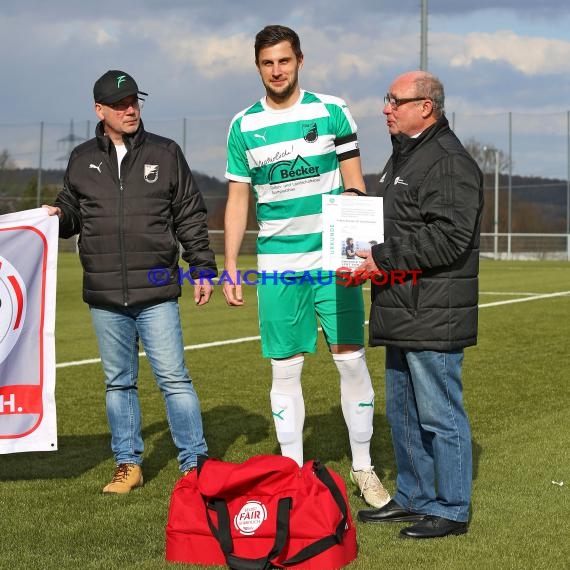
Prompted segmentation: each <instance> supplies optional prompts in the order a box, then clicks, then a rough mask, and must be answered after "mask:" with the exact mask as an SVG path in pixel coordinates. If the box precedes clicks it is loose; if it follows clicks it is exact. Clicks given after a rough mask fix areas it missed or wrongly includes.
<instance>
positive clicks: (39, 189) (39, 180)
mask: <svg viewBox="0 0 570 570" xmlns="http://www.w3.org/2000/svg"><path fill="white" fill-rule="evenodd" d="M39 154H40V157H39V162H38V176H37V180H36V208H39V207H40V202H41V196H42V158H43V154H44V122H43V121H42V122H41V123H40V153H39Z"/></svg>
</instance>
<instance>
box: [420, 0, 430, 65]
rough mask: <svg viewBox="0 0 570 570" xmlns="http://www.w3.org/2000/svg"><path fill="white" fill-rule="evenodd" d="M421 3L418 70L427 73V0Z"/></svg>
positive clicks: (422, 0)
mask: <svg viewBox="0 0 570 570" xmlns="http://www.w3.org/2000/svg"><path fill="white" fill-rule="evenodd" d="M421 2H422V21H421V38H420V69H421V70H422V71H427V16H428V7H427V3H428V0H421Z"/></svg>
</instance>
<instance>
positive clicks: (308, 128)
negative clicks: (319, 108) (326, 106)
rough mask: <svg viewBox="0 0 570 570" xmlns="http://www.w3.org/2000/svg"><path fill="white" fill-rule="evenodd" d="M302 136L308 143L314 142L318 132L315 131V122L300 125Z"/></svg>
mask: <svg viewBox="0 0 570 570" xmlns="http://www.w3.org/2000/svg"><path fill="white" fill-rule="evenodd" d="M302 129H303V138H304V139H305V140H306V141H307V142H308V143H314V142H316V141H317V139H318V138H319V132H318V131H317V123H310V124H305V125H302Z"/></svg>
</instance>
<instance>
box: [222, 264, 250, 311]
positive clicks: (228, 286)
mask: <svg viewBox="0 0 570 570" xmlns="http://www.w3.org/2000/svg"><path fill="white" fill-rule="evenodd" d="M226 273H227V275H228V279H227V280H226V281H224V288H223V291H224V297H225V298H226V303H227V304H228V305H229V306H230V307H240V306H241V305H243V304H244V303H245V301H244V298H243V293H242V290H241V285H238V271H237V269H236V268H233V269H228V268H226ZM228 281H229V282H228Z"/></svg>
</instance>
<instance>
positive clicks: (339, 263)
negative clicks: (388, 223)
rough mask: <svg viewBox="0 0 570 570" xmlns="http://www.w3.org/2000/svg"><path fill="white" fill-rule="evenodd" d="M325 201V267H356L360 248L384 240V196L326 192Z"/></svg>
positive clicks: (323, 198)
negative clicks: (357, 253)
mask: <svg viewBox="0 0 570 570" xmlns="http://www.w3.org/2000/svg"><path fill="white" fill-rule="evenodd" d="M322 201H323V269H325V270H333V271H336V270H337V269H339V268H340V267H349V268H351V269H354V268H356V267H358V266H359V265H360V264H361V263H362V260H361V258H359V257H358V256H357V255H356V252H357V251H359V250H369V249H370V248H371V247H372V246H373V245H376V244H378V243H382V242H383V241H384V215H383V208H382V198H379V197H372V196H348V195H345V196H343V195H331V194H325V195H323V197H322Z"/></svg>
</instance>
